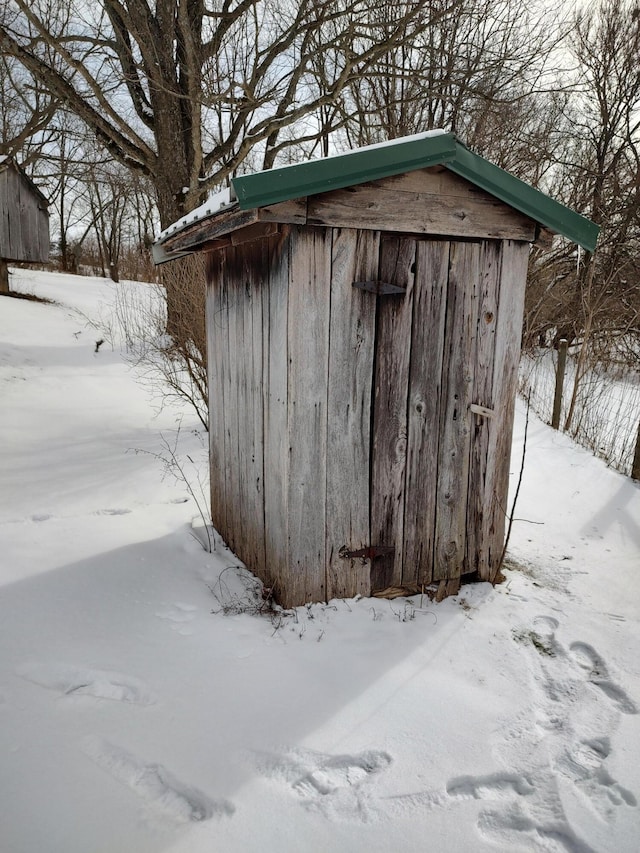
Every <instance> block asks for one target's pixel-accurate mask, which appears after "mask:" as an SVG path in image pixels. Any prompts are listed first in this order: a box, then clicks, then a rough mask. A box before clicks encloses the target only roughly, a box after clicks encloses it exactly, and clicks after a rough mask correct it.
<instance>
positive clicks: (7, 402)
mask: <svg viewBox="0 0 640 853" xmlns="http://www.w3.org/2000/svg"><path fill="white" fill-rule="evenodd" d="M121 286H123V287H133V288H135V287H145V285H133V284H131V285H126V284H125V285H121ZM12 287H13V288H14V289H16V290H20V291H23V292H35V293H37V294H38V295H40V296H44V297H48V298H49V299H53V300H55V301H56V303H57V304H55V305H51V304H41V303H37V302H31V301H26V300H18V299H11V298H2V299H0V447H1V451H0V750H1V752H0V755H1V756H2V760H1V762H0V803H1V807H0V851H2V853H151V852H152V851H153V853H159V851H167V853H169V851H171V852H172V853H212V851H221V853H248V852H249V851H256V852H257V851H260V853H270V852H271V851H274V853H275V851H278V853H305V851H310V852H311V851H313V853H316V851H317V853H325V851H327V850H336V851H341V853H343V851H351V853H356V851H380V853H388V851H391V850H393V851H416V853H418V851H420V853H424V851H429V853H432V852H433V853H440V851H442V853H456V851H465V853H467V851H474V853H475V852H476V851H484V850H487V851H489V850H502V851H505V853H506V851H508V852H509V853H512V851H517V850H525V851H531V850H533V851H538V850H540V851H546V850H549V851H572V853H573V852H575V853H578V851H579V853H586V851H612V853H613V851H615V853H635V851H637V850H638V846H639V844H638V838H639V837H640V808H639V801H640V714H639V713H638V711H639V710H640V632H639V631H638V622H639V616H640V488H639V487H638V485H637V484H634V483H632V482H631V481H630V480H628V479H626V478H624V477H622V476H620V475H618V474H615V473H613V472H612V471H610V470H608V469H607V468H606V467H605V466H604V465H603V464H602V463H601V462H599V461H597V460H594V459H593V458H592V457H591V456H590V455H589V454H588V453H586V452H585V451H582V450H580V449H577V448H576V447H575V446H573V445H572V444H571V443H570V442H569V441H568V440H567V439H566V438H564V437H563V436H561V435H557V434H555V433H553V432H552V431H551V430H550V429H548V428H547V427H546V426H544V425H543V424H542V423H540V422H539V421H536V420H535V419H533V418H532V419H531V422H530V424H529V435H528V442H527V456H526V463H525V471H524V479H523V484H522V490H521V495H520V500H519V503H518V507H517V511H516V516H517V518H518V519H519V520H518V521H516V522H515V524H514V528H513V534H512V543H511V548H510V557H511V559H512V560H513V561H515V562H516V563H517V564H519V566H520V568H519V569H518V570H512V571H508V572H507V573H506V574H507V580H506V582H505V583H504V584H502V585H501V586H499V587H496V588H495V589H494V588H492V587H490V586H489V585H487V584H482V585H477V586H467V587H463V589H462V592H461V594H460V595H459V596H458V597H456V598H453V599H449V600H447V601H445V602H443V603H442V604H439V605H436V604H432V603H430V602H429V601H428V600H427V599H426V598H425V599H422V598H421V597H420V596H418V597H415V598H412V599H396V600H394V601H382V600H375V599H360V600H350V601H333V602H331V603H330V604H329V605H315V606H313V607H307V608H299V609H298V610H297V611H296V612H295V613H294V614H288V615H287V614H279V615H268V614H264V613H262V614H261V613H259V612H258V611H259V608H260V603H259V601H257V600H256V598H255V592H256V585H255V583H254V582H253V581H252V579H251V577H250V576H249V575H248V573H246V572H245V571H243V570H242V569H239V568H238V567H237V561H236V559H235V558H234V556H233V554H231V553H230V552H228V551H226V550H225V549H224V547H223V546H222V545H220V544H219V545H218V547H217V550H216V552H215V553H213V554H208V553H207V552H206V551H204V550H203V549H202V547H201V545H200V543H199V541H198V538H197V536H194V535H193V534H194V531H193V529H192V520H193V519H194V517H196V518H197V515H198V512H197V507H196V505H195V503H194V500H193V495H192V494H191V492H190V490H189V489H188V488H187V487H186V486H185V484H184V483H182V482H180V481H176V480H174V479H172V478H171V477H170V476H169V477H167V476H166V472H165V470H164V465H163V462H162V459H161V458H158V455H159V456H160V457H162V456H163V455H164V456H165V457H166V444H167V443H169V445H170V446H173V442H174V440H175V435H176V430H177V428H178V422H179V419H181V427H180V436H179V439H178V441H179V443H178V450H177V452H178V454H181V458H182V459H185V460H186V459H187V456H188V457H189V458H191V459H193V460H194V462H196V463H199V464H200V465H201V467H202V471H203V472H204V471H205V470H206V469H205V465H204V461H205V455H204V451H203V442H202V437H201V436H199V435H198V433H197V424H196V422H195V419H193V418H191V415H190V414H189V412H177V411H176V410H175V409H174V410H169V409H165V410H164V411H161V412H157V411H156V409H155V408H154V407H153V403H152V401H150V399H149V390H148V388H147V387H146V386H145V384H144V382H142V381H141V379H140V376H139V375H137V373H136V370H135V369H134V368H132V367H130V366H129V365H128V364H127V363H126V361H125V360H124V358H123V355H122V353H121V351H120V349H119V346H118V341H117V340H114V341H113V343H114V347H113V349H112V348H111V347H110V346H109V344H108V343H107V344H105V345H102V346H101V347H100V348H99V349H98V352H96V351H95V350H96V346H95V343H96V339H99V338H100V333H99V330H97V329H96V328H95V327H94V326H92V325H91V322H90V321H91V320H93V321H97V320H98V318H102V322H104V321H105V318H108V316H109V312H110V311H112V310H113V303H114V296H115V285H113V284H111V283H109V282H106V281H104V280H100V279H87V278H76V277H71V276H69V277H66V276H62V275H55V274H46V273H34V272H30V271H20V270H16V271H14V273H13V276H12ZM517 418H518V419H517V425H516V437H515V442H514V452H513V462H512V470H513V479H514V485H515V480H516V479H517V475H518V471H519V468H520V457H521V453H522V440H523V432H524V422H525V417H524V412H523V411H522V409H521V408H520V409H519V410H518V416H517ZM191 470H192V469H190V471H191ZM193 477H194V480H193V488H194V489H197V488H199V485H198V483H197V478H196V472H193Z"/></svg>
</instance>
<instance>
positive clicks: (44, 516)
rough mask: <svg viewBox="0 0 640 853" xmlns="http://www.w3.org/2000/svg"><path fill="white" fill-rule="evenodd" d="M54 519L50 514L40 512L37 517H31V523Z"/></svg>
mask: <svg viewBox="0 0 640 853" xmlns="http://www.w3.org/2000/svg"><path fill="white" fill-rule="evenodd" d="M51 518H53V516H52V515H51V513H50V512H38V513H36V514H35V515H32V516H31V521H36V522H39V521H49V519H51Z"/></svg>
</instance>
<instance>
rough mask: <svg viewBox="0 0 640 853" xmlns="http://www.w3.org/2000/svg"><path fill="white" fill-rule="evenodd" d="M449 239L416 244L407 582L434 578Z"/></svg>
mask: <svg viewBox="0 0 640 853" xmlns="http://www.w3.org/2000/svg"><path fill="white" fill-rule="evenodd" d="M448 276H449V243H448V242H443V241H433V242H431V241H420V242H419V243H418V244H417V254H416V277H415V285H414V297H413V303H414V306H413V329H412V335H411V337H412V340H411V365H410V370H409V416H408V445H407V474H406V484H405V517H404V557H403V577H402V579H403V583H404V584H406V585H412V584H417V585H420V584H428V583H430V582H431V580H432V579H433V563H434V547H435V523H436V483H437V479H438V436H439V430H440V420H441V399H442V371H443V364H442V360H443V350H444V333H445V320H446V307H447V281H448Z"/></svg>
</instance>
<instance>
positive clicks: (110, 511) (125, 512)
mask: <svg viewBox="0 0 640 853" xmlns="http://www.w3.org/2000/svg"><path fill="white" fill-rule="evenodd" d="M130 512H131V510H130V509H99V510H98V511H97V512H96V515H129V513H130Z"/></svg>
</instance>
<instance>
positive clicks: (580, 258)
mask: <svg viewBox="0 0 640 853" xmlns="http://www.w3.org/2000/svg"><path fill="white" fill-rule="evenodd" d="M570 46H571V49H572V52H573V55H574V57H575V59H576V63H577V70H576V76H575V79H574V81H573V97H572V99H571V100H568V101H567V102H566V103H565V106H564V122H563V124H564V141H562V140H561V141H560V144H559V146H558V158H557V163H556V167H555V170H554V175H555V189H556V194H558V195H561V196H562V197H563V200H565V201H566V202H567V203H568V204H570V205H572V206H573V207H575V208H577V209H578V210H580V211H581V212H583V213H584V214H585V215H587V216H588V217H589V218H591V219H593V220H594V221H595V222H597V223H598V225H600V227H601V234H600V239H599V242H598V246H597V248H596V250H595V252H594V253H581V252H578V251H576V249H575V247H572V246H569V245H567V244H565V243H563V242H562V241H559V242H557V243H556V245H555V246H554V247H553V249H552V250H551V251H550V252H547V253H542V254H541V255H540V254H538V255H537V256H536V257H534V259H533V264H532V275H531V276H530V280H531V286H530V288H529V293H528V298H527V312H526V325H525V343H526V344H527V345H532V344H535V343H537V342H540V341H543V340H545V339H546V338H547V337H548V335H549V334H553V336H554V341H555V342H556V343H557V341H558V340H559V339H561V338H565V339H567V340H568V341H569V342H570V343H572V344H573V345H574V350H575V352H576V365H575V372H574V381H573V387H572V392H571V398H570V402H569V407H568V413H567V416H566V420H565V424H564V427H565V429H567V430H570V429H572V426H573V421H574V415H575V412H576V406H577V404H578V400H579V395H580V389H581V383H582V380H583V379H584V377H585V375H586V374H587V373H588V372H589V371H590V370H592V369H593V368H594V367H596V366H599V367H602V366H603V365H604V366H606V365H608V364H610V363H611V361H612V360H614V359H617V358H619V357H621V356H622V357H624V352H625V351H626V352H627V353H628V354H629V355H631V358H632V360H633V362H634V363H637V347H638V345H639V343H640V181H639V175H640V6H639V5H638V4H637V2H630V0H601V2H600V3H599V4H598V5H596V6H589V7H587V9H586V10H583V11H579V12H578V13H577V15H576V17H575V21H574V27H573V30H572V33H571V37H570Z"/></svg>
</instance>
